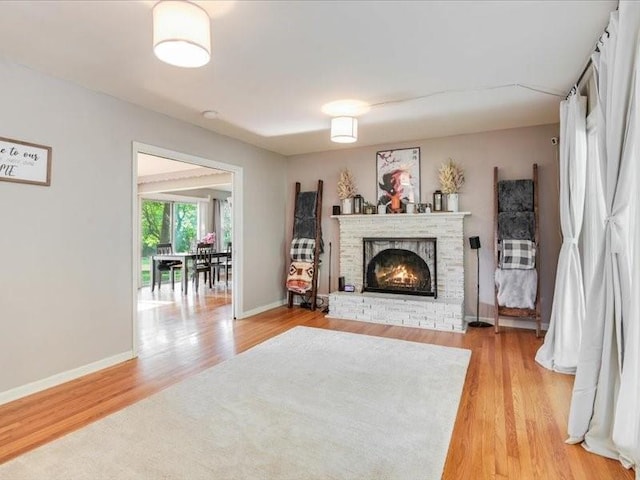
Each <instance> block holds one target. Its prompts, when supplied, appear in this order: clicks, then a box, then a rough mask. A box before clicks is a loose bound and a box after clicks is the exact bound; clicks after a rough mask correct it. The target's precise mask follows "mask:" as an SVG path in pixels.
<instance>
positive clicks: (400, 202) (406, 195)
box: [376, 147, 420, 211]
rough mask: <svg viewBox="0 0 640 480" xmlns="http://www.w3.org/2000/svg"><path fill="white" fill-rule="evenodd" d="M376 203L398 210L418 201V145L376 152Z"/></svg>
mask: <svg viewBox="0 0 640 480" xmlns="http://www.w3.org/2000/svg"><path fill="white" fill-rule="evenodd" d="M376 168H377V179H378V181H377V192H378V205H388V206H389V207H390V208H391V211H398V210H399V209H400V208H403V206H404V205H406V204H407V203H419V202H420V147H414V148H402V149H399V150H384V151H381V152H378V153H377V154H376Z"/></svg>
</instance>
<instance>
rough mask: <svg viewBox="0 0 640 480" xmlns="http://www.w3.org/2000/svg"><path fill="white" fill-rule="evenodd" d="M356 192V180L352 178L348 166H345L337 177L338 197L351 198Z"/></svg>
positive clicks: (342, 198)
mask: <svg viewBox="0 0 640 480" xmlns="http://www.w3.org/2000/svg"><path fill="white" fill-rule="evenodd" d="M356 193H358V188H357V187H356V182H355V180H354V179H353V174H352V173H351V171H350V170H349V169H348V168H345V169H344V170H342V171H341V172H340V178H339V179H338V197H339V198H340V200H344V199H345V198H352V197H354V196H355V195H356Z"/></svg>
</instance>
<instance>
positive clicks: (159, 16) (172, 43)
mask: <svg viewBox="0 0 640 480" xmlns="http://www.w3.org/2000/svg"><path fill="white" fill-rule="evenodd" d="M210 23H211V20H210V19H209V15H208V14H207V12H205V11H204V10H203V9H202V8H200V7H199V6H198V5H196V4H195V3H191V2H188V1H184V0H164V1H161V2H158V3H157V4H156V5H155V7H153V52H154V53H155V55H156V57H158V58H159V59H160V60H162V61H163V62H165V63H168V64H170V65H175V66H176V67H186V68H196V67H202V66H203V65H206V64H207V63H209V60H211V30H210Z"/></svg>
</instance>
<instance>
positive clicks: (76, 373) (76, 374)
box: [0, 351, 134, 405]
mask: <svg viewBox="0 0 640 480" xmlns="http://www.w3.org/2000/svg"><path fill="white" fill-rule="evenodd" d="M132 358H134V355H133V351H128V352H123V353H119V354H117V355H114V356H112V357H108V358H103V359H102V360H98V361H97V362H93V363H89V364H87V365H83V366H82V367H78V368H74V369H72V370H67V371H66V372H61V373H56V374H55V375H52V376H50V377H47V378H43V379H42V380H37V381H35V382H31V383H27V384H26V385H21V386H20V387H16V388H12V389H11V390H7V391H5V392H0V405H2V404H4V403H9V402H13V401H14V400H18V399H19V398H22V397H26V396H27V395H32V394H34V393H38V392H41V391H42V390H46V389H47V388H51V387H55V386H57V385H60V384H62V383H66V382H69V381H71V380H75V379H76V378H80V377H83V376H85V375H88V374H90V373H94V372H97V371H98V370H103V369H105V368H108V367H112V366H114V365H117V364H118V363H122V362H126V361H127V360H131V359H132Z"/></svg>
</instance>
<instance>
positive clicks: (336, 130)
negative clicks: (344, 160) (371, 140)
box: [331, 116, 358, 143]
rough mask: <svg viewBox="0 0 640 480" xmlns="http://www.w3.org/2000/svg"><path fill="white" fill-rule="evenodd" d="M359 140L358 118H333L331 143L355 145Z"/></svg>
mask: <svg viewBox="0 0 640 480" xmlns="http://www.w3.org/2000/svg"><path fill="white" fill-rule="evenodd" d="M356 140H358V119H357V118H356V117H344V116H343V117H333V118H332V119H331V141H332V142H336V143H353V142H355V141H356Z"/></svg>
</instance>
